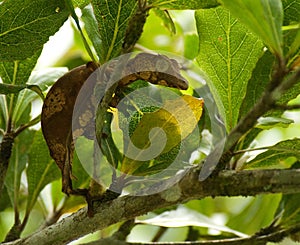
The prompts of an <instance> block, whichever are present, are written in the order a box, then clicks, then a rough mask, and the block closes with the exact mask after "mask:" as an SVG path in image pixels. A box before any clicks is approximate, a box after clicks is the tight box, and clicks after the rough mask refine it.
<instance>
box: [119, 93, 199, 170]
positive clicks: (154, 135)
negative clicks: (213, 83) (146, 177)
mask: <svg viewBox="0 0 300 245" xmlns="http://www.w3.org/2000/svg"><path fill="white" fill-rule="evenodd" d="M203 103H204V101H203V99H198V98H195V97H192V96H189V95H184V96H182V97H179V98H178V99H175V100H168V101H166V102H165V104H164V105H163V106H162V108H160V109H159V110H156V111H154V112H148V113H144V115H143V117H142V119H141V121H140V122H139V124H138V125H137V127H136V129H135V130H134V132H133V134H132V136H131V138H130V142H129V144H128V147H127V149H126V150H125V155H126V157H125V158H124V160H123V162H122V166H121V171H122V172H123V173H127V174H129V173H133V172H134V171H135V170H136V169H137V168H139V167H140V165H141V164H143V161H149V160H152V159H154V158H155V157H157V156H159V155H161V154H163V153H166V152H169V151H170V150H171V149H172V148H174V147H175V146H177V145H178V144H179V143H180V142H181V141H182V140H184V139H185V138H186V137H187V136H189V135H190V134H191V133H192V131H193V130H194V129H195V127H196V126H197V123H198V121H199V120H200V117H201V115H202V107H203Z"/></svg>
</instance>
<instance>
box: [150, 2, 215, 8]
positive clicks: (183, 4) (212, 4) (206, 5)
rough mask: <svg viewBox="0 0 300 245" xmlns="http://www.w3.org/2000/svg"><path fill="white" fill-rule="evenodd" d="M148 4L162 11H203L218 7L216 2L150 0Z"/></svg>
mask: <svg viewBox="0 0 300 245" xmlns="http://www.w3.org/2000/svg"><path fill="white" fill-rule="evenodd" d="M149 2H150V3H151V4H152V5H154V6H155V7H159V8H162V9H204V8H214V7H216V6H218V5H219V3H218V1H217V0H201V1H199V0H190V1H186V0H174V1H166V0H151V1H149Z"/></svg>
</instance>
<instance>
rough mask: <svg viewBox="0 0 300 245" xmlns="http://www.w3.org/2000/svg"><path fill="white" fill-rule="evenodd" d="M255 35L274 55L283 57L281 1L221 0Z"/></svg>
mask: <svg viewBox="0 0 300 245" xmlns="http://www.w3.org/2000/svg"><path fill="white" fill-rule="evenodd" d="M221 2H222V4H223V5H224V6H225V7H226V8H228V9H229V10H230V12H231V13H232V14H233V15H234V16H236V17H237V18H238V19H239V20H240V21H241V22H242V23H244V24H245V25H246V26H247V27H248V28H249V29H250V30H251V31H252V32H253V33H255V34H256V35H257V36H259V37H260V38H261V39H262V40H263V41H264V42H265V44H266V45H267V46H268V47H269V48H270V51H271V52H272V53H275V54H277V55H279V56H282V43H283V42H282V41H283V38H282V30H281V27H282V23H283V10H282V3H281V0H257V1H253V0H221Z"/></svg>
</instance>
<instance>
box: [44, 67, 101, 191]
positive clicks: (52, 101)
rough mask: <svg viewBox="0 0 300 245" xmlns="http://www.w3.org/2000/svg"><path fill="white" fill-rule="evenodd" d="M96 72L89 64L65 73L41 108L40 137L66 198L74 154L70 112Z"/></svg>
mask: <svg viewBox="0 0 300 245" xmlns="http://www.w3.org/2000/svg"><path fill="white" fill-rule="evenodd" d="M96 69H97V64H96V63H93V62H89V63H87V64H86V65H83V66H79V67H77V68H75V69H73V70H71V71H69V72H68V73H66V74H65V75H64V76H62V77H61V78H59V79H58V80H57V82H56V83H55V84H54V85H53V86H52V88H51V89H50V91H49V92H48V94H47V96H46V98H45V101H44V104H43V109H42V114H41V125H42V131H43V135H44V138H45V140H46V142H47V145H48V148H49V150H50V155H51V157H52V158H53V159H54V160H55V162H56V164H57V166H58V167H59V168H60V170H61V172H62V189H63V192H65V193H67V194H72V193H73V192H74V191H73V189H72V182H71V175H72V157H73V152H74V145H73V139H72V115H73V108H74V104H75V101H76V98H77V95H78V93H79V91H80V89H81V87H82V85H83V83H84V82H85V81H86V80H87V78H88V77H89V76H90V75H91V74H92V73H93V71H95V70H96ZM74 194H75V193H74Z"/></svg>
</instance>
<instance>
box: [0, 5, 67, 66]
mask: <svg viewBox="0 0 300 245" xmlns="http://www.w3.org/2000/svg"><path fill="white" fill-rule="evenodd" d="M68 15H69V12H68V10H67V8H66V6H65V2H64V0H35V1H32V0H6V1H4V2H2V4H1V5H0V16H1V19H0V60H1V61H14V60H23V59H26V58H28V57H31V56H32V55H33V54H34V53H36V52H37V51H38V50H41V48H42V46H43V44H44V43H46V42H47V41H48V39H49V37H50V36H51V35H53V34H55V33H56V32H57V31H58V29H59V28H60V27H61V26H62V24H63V23H64V22H65V21H66V19H67V17H68Z"/></svg>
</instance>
